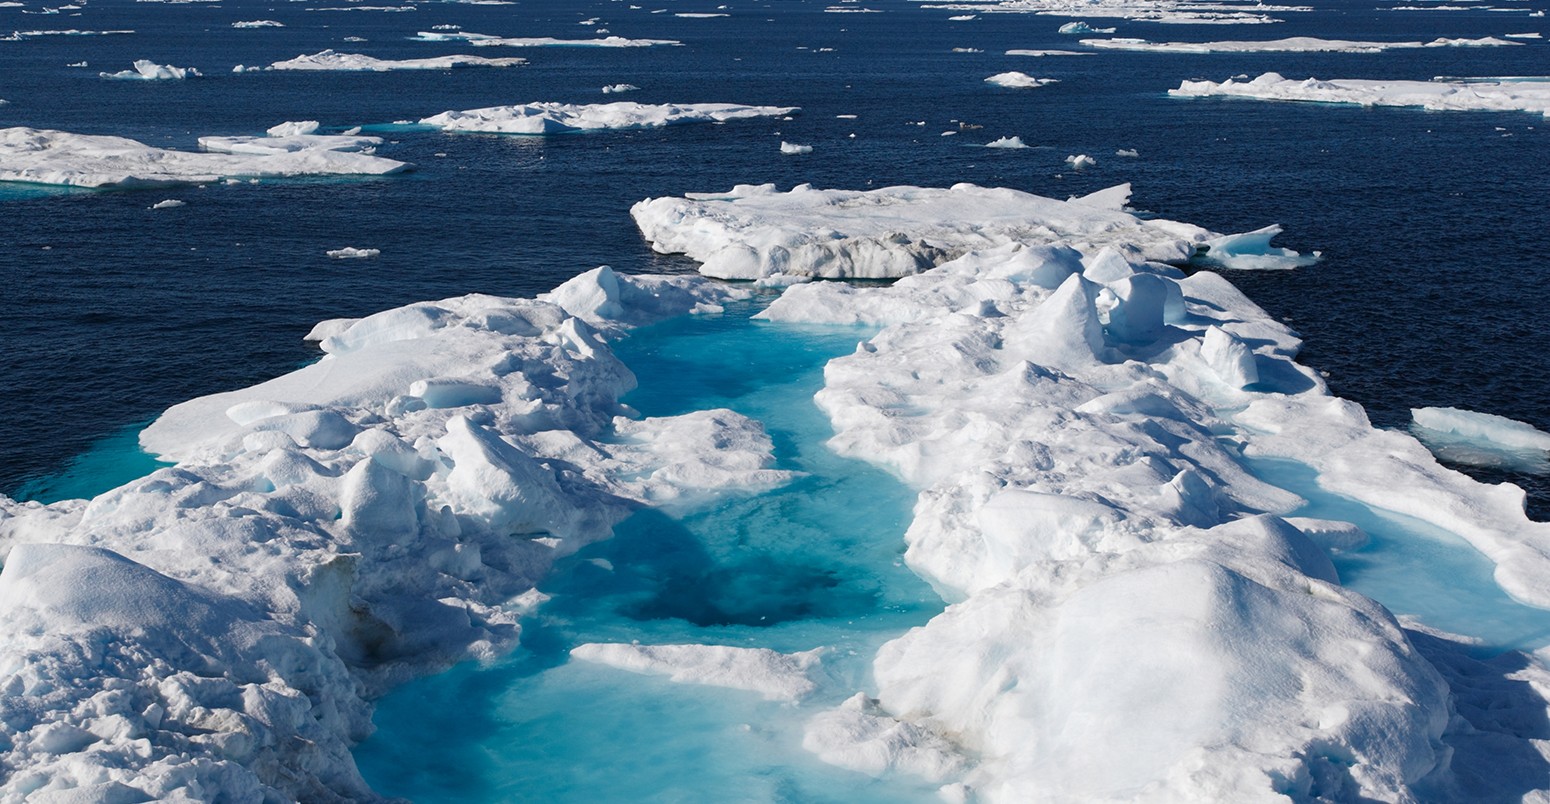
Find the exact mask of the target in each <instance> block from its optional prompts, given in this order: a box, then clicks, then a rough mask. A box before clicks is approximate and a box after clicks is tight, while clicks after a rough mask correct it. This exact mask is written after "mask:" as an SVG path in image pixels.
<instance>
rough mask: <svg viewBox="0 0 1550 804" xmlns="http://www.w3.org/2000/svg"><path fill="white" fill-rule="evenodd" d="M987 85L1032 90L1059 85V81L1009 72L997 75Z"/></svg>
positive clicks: (986, 80)
mask: <svg viewBox="0 0 1550 804" xmlns="http://www.w3.org/2000/svg"><path fill="white" fill-rule="evenodd" d="M985 83H987V84H995V85H996V86H998V87H1006V88H1008V89H1031V88H1033V87H1042V86H1048V85H1050V84H1054V83H1058V81H1057V79H1054V78H1034V77H1033V76H1031V75H1029V74H1027V73H1019V72H1009V73H996V74H995V75H993V76H991V77H989V78H987V79H985Z"/></svg>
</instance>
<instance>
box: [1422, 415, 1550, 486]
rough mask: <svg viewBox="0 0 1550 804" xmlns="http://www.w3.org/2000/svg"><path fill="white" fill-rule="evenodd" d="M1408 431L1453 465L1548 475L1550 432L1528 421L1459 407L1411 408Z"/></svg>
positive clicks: (1549, 469)
mask: <svg viewBox="0 0 1550 804" xmlns="http://www.w3.org/2000/svg"><path fill="white" fill-rule="evenodd" d="M1410 416H1411V418H1412V419H1413V424H1412V426H1411V431H1412V432H1414V433H1415V435H1416V437H1418V438H1420V439H1421V442H1422V443H1424V444H1426V445H1427V446H1428V447H1431V449H1432V451H1433V452H1434V453H1436V454H1437V455H1438V456H1439V457H1441V458H1444V459H1446V460H1450V461H1453V462H1455V463H1467V464H1474V465H1477V466H1495V467H1502V468H1507V469H1515V470H1518V471H1525V472H1531V473H1535V474H1544V473H1547V472H1550V433H1546V432H1545V431H1543V430H1540V429H1537V428H1535V427H1534V426H1533V425H1531V424H1528V423H1527V422H1520V421H1517V420H1515V419H1509V418H1507V417H1505V416H1497V415H1495V414H1491V413H1476V412H1474V411H1472V410H1461V409H1459V408H1414V409H1412V410H1411V411H1410Z"/></svg>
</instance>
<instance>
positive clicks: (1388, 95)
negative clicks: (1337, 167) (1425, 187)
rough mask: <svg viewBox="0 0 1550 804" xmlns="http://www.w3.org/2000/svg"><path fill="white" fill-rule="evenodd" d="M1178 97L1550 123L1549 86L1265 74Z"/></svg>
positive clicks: (1186, 87)
mask: <svg viewBox="0 0 1550 804" xmlns="http://www.w3.org/2000/svg"><path fill="white" fill-rule="evenodd" d="M1168 94H1170V95H1173V96H1176V97H1209V96H1231V97H1242V98H1257V99H1259V100H1281V101H1311V102H1315V103H1352V104H1357V105H1361V106H1418V107H1421V108H1423V109H1430V110H1432V111H1524V112H1534V113H1537V114H1540V115H1543V116H1546V117H1550V81H1495V80H1489V79H1482V80H1478V81H1475V80H1467V79H1462V80H1448V81H1372V80H1361V79H1337V80H1333V81H1321V80H1319V79H1317V78H1309V79H1306V80H1302V81H1298V80H1296V79H1291V78H1283V77H1282V76H1281V75H1280V74H1279V73H1265V74H1264V75H1261V76H1260V77H1258V78H1255V79H1254V80H1252V81H1236V80H1231V79H1229V80H1227V81H1223V82H1221V83H1216V82H1212V81H1185V82H1183V83H1181V84H1179V88H1178V89H1171V90H1168Z"/></svg>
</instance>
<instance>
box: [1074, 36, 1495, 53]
mask: <svg viewBox="0 0 1550 804" xmlns="http://www.w3.org/2000/svg"><path fill="white" fill-rule="evenodd" d="M1082 44H1084V45H1087V46H1088V47H1095V48H1100V49H1104V50H1135V51H1141V52H1145V53H1323V52H1335V53H1381V52H1383V51H1385V50H1405V49H1410V48H1422V47H1503V46H1511V45H1516V44H1518V43H1517V42H1509V41H1507V40H1505V39H1497V38H1495V37H1492V36H1486V37H1481V38H1479V39H1434V40H1432V41H1430V42H1361V41H1353V40H1347V39H1318V38H1315V37H1311V36H1293V37H1289V38H1286V39H1272V40H1266V41H1237V42H1148V41H1146V40H1145V39H1083V40H1082Z"/></svg>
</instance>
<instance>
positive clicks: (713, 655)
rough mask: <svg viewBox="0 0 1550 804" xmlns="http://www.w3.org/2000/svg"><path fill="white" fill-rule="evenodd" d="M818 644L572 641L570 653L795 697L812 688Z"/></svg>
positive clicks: (818, 659) (588, 659)
mask: <svg viewBox="0 0 1550 804" xmlns="http://www.w3.org/2000/svg"><path fill="white" fill-rule="evenodd" d="M823 653H824V649H823V648H814V649H812V650H808V651H802V652H801V653H777V652H775V651H773V650H769V649H767V648H738V647H729V646H725V645H624V644H600V643H591V644H586V645H578V646H576V647H575V648H573V649H572V650H571V652H570V655H571V658H573V659H580V660H582V661H585V662H594V663H596V664H606V665H608V666H610V667H617V668H619V669H621V670H629V671H630V672H633V673H651V674H655V675H663V676H667V677H668V678H670V679H672V680H673V681H677V682H680V683H685V684H706V685H709V686H713V687H728V688H730V689H738V690H747V691H749V692H756V693H758V694H759V695H762V696H764V697H765V698H767V699H769V700H782V701H796V700H800V699H802V698H804V697H806V696H807V695H810V694H811V693H812V692H813V691H814V690H815V689H817V688H818V685H817V683H816V682H814V680H813V678H812V674H813V673H814V672H815V671H817V670H818V669H819V667H820V665H821V662H822V659H821V657H822V655H823Z"/></svg>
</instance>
